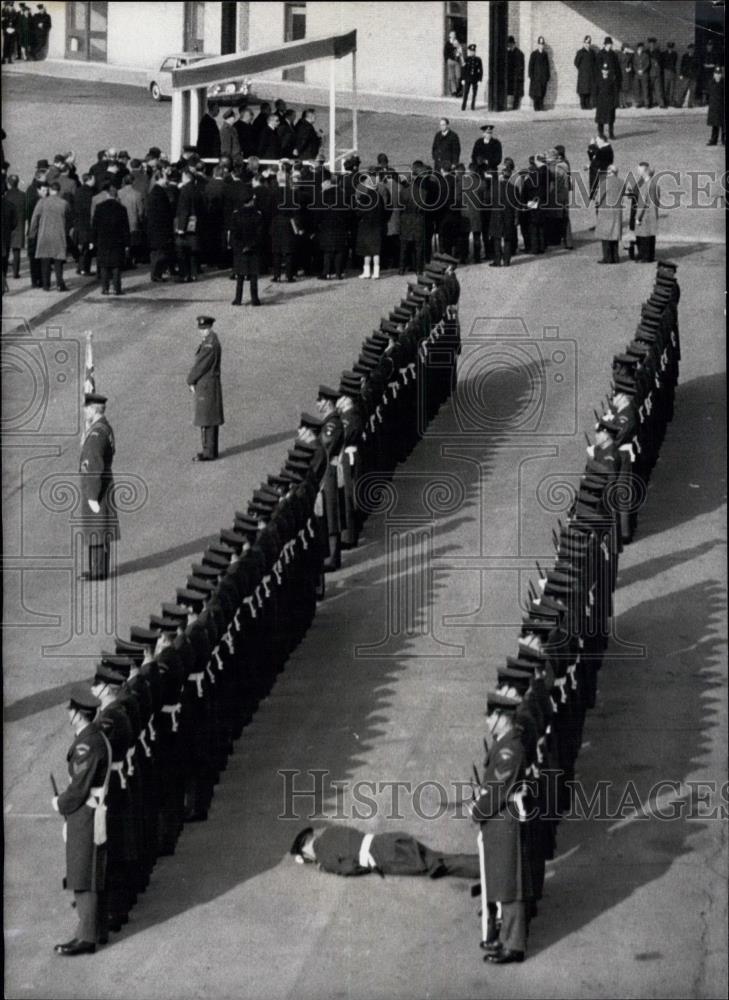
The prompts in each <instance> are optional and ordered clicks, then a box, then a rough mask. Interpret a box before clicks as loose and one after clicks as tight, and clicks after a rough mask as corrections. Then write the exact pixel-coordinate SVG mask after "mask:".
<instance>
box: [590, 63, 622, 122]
mask: <svg viewBox="0 0 729 1000" xmlns="http://www.w3.org/2000/svg"><path fill="white" fill-rule="evenodd" d="M619 103H620V89H619V85H618V82H617V80H616V79H615V77H613V76H608V77H607V78H604V77H603V76H602V75H601V76H600V77H599V78H598V79H597V80H596V81H595V121H596V122H597V124H598V125H612V123H613V122H614V121H615V109H616V108H617V106H618V104H619Z"/></svg>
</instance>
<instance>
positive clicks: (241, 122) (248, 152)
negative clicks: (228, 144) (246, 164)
mask: <svg viewBox="0 0 729 1000" xmlns="http://www.w3.org/2000/svg"><path fill="white" fill-rule="evenodd" d="M233 128H234V129H235V131H236V134H237V136H238V145H239V147H240V155H241V156H242V157H243V158H244V159H246V160H247V159H248V157H249V156H255V155H256V150H257V149H258V143H257V141H256V135H255V132H254V129H253V112H252V111H251V109H250V108H246V107H239V108H238V119H237V121H236V122H234V124H233Z"/></svg>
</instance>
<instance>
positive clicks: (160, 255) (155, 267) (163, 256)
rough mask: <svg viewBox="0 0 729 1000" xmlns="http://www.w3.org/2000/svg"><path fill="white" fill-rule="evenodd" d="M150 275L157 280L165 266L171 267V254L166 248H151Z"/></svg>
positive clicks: (153, 279) (165, 268)
mask: <svg viewBox="0 0 729 1000" xmlns="http://www.w3.org/2000/svg"><path fill="white" fill-rule="evenodd" d="M149 263H150V277H151V279H152V281H158V280H159V279H160V278H161V277H162V275H163V274H164V272H165V271H166V270H167V268H170V269H171V267H172V258H171V255H170V254H169V253H168V252H167V251H166V250H151V251H150V254H149Z"/></svg>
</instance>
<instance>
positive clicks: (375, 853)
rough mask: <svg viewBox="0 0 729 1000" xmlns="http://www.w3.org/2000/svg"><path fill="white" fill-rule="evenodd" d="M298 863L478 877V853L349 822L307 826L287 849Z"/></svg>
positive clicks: (343, 871) (333, 870)
mask: <svg viewBox="0 0 729 1000" xmlns="http://www.w3.org/2000/svg"><path fill="white" fill-rule="evenodd" d="M289 853H290V854H292V855H293V857H294V860H295V861H296V862H297V863H298V864H307V863H308V864H316V865H317V867H318V868H319V870H320V871H323V872H329V873H330V874H332V875H369V874H370V873H372V872H376V873H377V874H378V875H382V876H384V875H428V876H429V877H430V878H442V877H443V876H444V875H455V876H456V877H458V878H470V879H477V878H478V876H479V864H478V854H446V853H445V852H444V851H433V850H431V848H430V847H426V846H425V844H421V843H420V841H419V840H416V839H415V837H412V836H410V834H407V833H394V832H393V833H367V834H365V833H360V831H359V830H355V829H354V828H353V827H351V826H341V825H337V826H329V827H326V828H325V829H323V830H314V829H313V828H312V827H310V826H308V827H306V828H305V829H304V830H301V831H300V833H298V834H297V836H296V839H295V840H294V842H293V844H292V845H291V850H290V852H289Z"/></svg>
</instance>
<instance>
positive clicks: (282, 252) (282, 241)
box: [271, 174, 298, 282]
mask: <svg viewBox="0 0 729 1000" xmlns="http://www.w3.org/2000/svg"><path fill="white" fill-rule="evenodd" d="M297 230H298V205H297V204H296V202H295V201H294V193H293V188H292V186H291V177H290V175H289V174H281V175H279V182H278V186H277V187H276V189H275V190H274V198H273V220H272V222H271V257H272V260H273V277H272V278H271V281H280V280H281V270H282V269H283V271H284V274H285V275H286V280H287V281H288V282H292V281H295V280H296V279H295V278H294V253H295V251H296V233H297Z"/></svg>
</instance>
